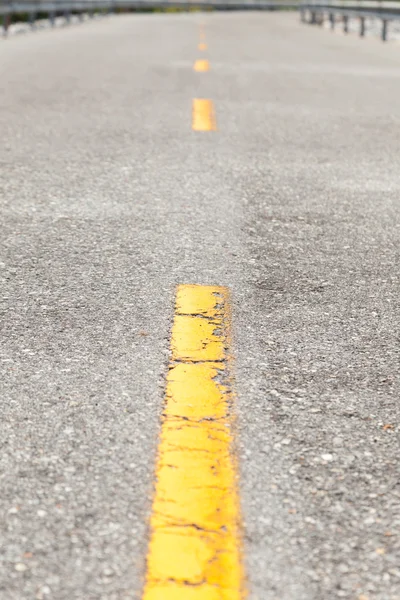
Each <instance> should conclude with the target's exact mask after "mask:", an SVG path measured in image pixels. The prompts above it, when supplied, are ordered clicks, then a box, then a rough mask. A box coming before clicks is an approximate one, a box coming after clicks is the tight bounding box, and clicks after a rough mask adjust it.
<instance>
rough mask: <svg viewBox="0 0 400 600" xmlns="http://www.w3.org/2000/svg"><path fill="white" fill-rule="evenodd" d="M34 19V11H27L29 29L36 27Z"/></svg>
mask: <svg viewBox="0 0 400 600" xmlns="http://www.w3.org/2000/svg"><path fill="white" fill-rule="evenodd" d="M35 21H36V13H34V12H31V13H29V25H30V26H31V29H35V27H36V24H35Z"/></svg>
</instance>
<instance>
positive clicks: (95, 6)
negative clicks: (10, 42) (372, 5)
mask: <svg viewBox="0 0 400 600" xmlns="http://www.w3.org/2000/svg"><path fill="white" fill-rule="evenodd" d="M298 6H299V2H298V1H296V0H53V1H51V0H50V1H49V0H16V1H13V0H0V17H1V18H2V24H3V33H4V35H7V31H8V29H9V26H10V23H11V20H12V17H14V16H17V15H27V16H28V20H29V23H30V25H31V26H32V28H34V26H35V20H36V18H37V16H38V15H41V16H47V17H48V19H49V21H50V23H51V25H52V26H54V24H55V20H56V17H57V16H63V17H64V18H65V21H66V22H67V23H68V22H69V21H70V20H71V15H72V14H77V15H80V16H83V15H84V14H89V15H90V16H93V15H94V14H95V13H96V12H100V13H111V12H116V11H129V10H152V9H160V8H177V9H183V10H185V9H186V10H190V9H194V8H196V9H210V8H212V9H217V10H282V9H297V8H298Z"/></svg>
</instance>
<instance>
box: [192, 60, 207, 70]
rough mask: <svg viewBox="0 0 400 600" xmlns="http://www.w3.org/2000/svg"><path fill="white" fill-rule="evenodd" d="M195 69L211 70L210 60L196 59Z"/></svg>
mask: <svg viewBox="0 0 400 600" xmlns="http://www.w3.org/2000/svg"><path fill="white" fill-rule="evenodd" d="M193 69H194V70H195V71H199V72H201V71H209V70H210V63H209V62H208V60H196V62H195V63H194V66H193Z"/></svg>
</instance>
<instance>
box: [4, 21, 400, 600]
mask: <svg viewBox="0 0 400 600" xmlns="http://www.w3.org/2000/svg"><path fill="white" fill-rule="evenodd" d="M202 22H203V23H205V32H206V36H207V42H208V45H209V49H208V52H207V53H205V56H204V57H205V58H209V60H210V62H211V71H210V72H209V73H195V72H193V70H192V65H193V62H194V60H195V59H196V58H200V55H199V52H198V51H197V42H198V34H199V24H200V23H202ZM0 46H1V47H0V55H1V60H0V80H1V81H2V82H3V91H2V94H1V97H0V131H1V148H0V199H1V209H0V219H1V236H0V237H1V240H0V242H1V264H0V267H1V269H0V277H1V308H2V334H1V355H0V358H1V369H2V371H1V379H0V383H1V397H2V411H1V424H0V441H1V453H0V486H1V494H0V514H1V520H0V528H1V534H0V539H1V562H0V598H1V600H25V599H26V600H48V599H54V600H97V599H99V600H103V599H104V600H106V599H107V600H119V599H131V598H134V599H140V593H141V587H142V584H143V578H144V566H145V553H146V545H147V523H148V518H149V513H150V509H151V494H152V486H153V465H154V458H155V452H156V447H157V435H158V422H159V414H160V408H161V404H162V399H163V386H164V377H165V372H166V368H167V364H168V339H169V331H170V326H171V321H172V318H173V304H174V290H175V285H176V284H178V283H202V284H217V285H228V286H229V287H230V288H231V291H232V296H233V303H234V306H233V318H234V348H233V351H234V354H235V358H236V387H237V395H238V397H237V413H238V452H239V455H240V464H241V482H240V491H241V498H242V508H243V520H244V546H245V548H244V549H245V561H246V569H247V575H248V588H249V599H250V600H333V599H336V598H344V599H346V600H347V599H348V600H398V599H399V598H400V473H399V427H400V408H399V395H400V394H399V392H400V390H399V387H400V386H399V371H400V369H399V360H400V351H399V344H400V332H399V321H400V317H399V301H398V296H399V264H400V261H399V259H400V256H399V254H400V251H399V248H400V203H399V197H400V171H399V159H398V143H399V131H398V129H399V123H400V104H399V102H398V98H399V94H400V51H399V48H398V46H396V45H394V44H392V45H391V44H387V45H384V44H381V43H380V42H378V41H375V40H363V41H360V40H359V39H357V38H356V37H347V38H346V37H344V36H336V35H331V34H330V33H329V32H327V31H325V30H323V29H319V28H314V27H309V26H306V25H302V24H300V22H299V19H298V15H294V14H290V13H280V14H278V13H276V14H274V13H259V14H257V13H234V14H222V13H216V14H197V13H193V14H175V15H159V14H158V15H157V14H153V15H127V16H126V15H124V16H118V17H111V18H107V19H104V20H101V21H97V22H95V23H93V22H92V23H84V24H82V25H79V26H73V27H71V28H65V29H62V30H58V31H42V32H40V33H37V34H29V35H26V36H23V37H22V36H16V37H13V38H10V39H8V40H7V41H6V42H3V43H1V44H0ZM194 97H200V98H202V97H203V98H211V99H213V100H214V102H215V108H216V116H217V124H218V131H217V132H215V133H204V134H202V133H195V132H192V131H191V103H192V98H194Z"/></svg>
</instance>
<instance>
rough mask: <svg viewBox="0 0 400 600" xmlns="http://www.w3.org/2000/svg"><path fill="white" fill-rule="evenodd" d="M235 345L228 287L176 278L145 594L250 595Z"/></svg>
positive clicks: (230, 598) (200, 598)
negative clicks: (237, 445)
mask: <svg viewBox="0 0 400 600" xmlns="http://www.w3.org/2000/svg"><path fill="white" fill-rule="evenodd" d="M229 345H230V303H229V292H228V290H227V289H226V288H223V287H214V286H197V285H181V286H179V287H178V289H177V298H176V311H175V318H174V323H173V326H172V333H171V361H170V365H169V371H168V375H167V386H166V394H165V406H164V410H163V414H162V424H161V434H160V443H159V449H158V459H157V467H156V488H155V498H154V502H153V510H152V516H151V533H150V543H149V551H148V556H147V573H146V584H145V590H144V594H143V600H243V598H244V596H245V593H244V583H243V581H244V580H243V570H242V562H241V543H240V510H239V500H238V493H237V468H236V467H237V465H236V460H235V457H234V455H233V453H232V443H233V432H232V425H233V416H232V390H231V385H230V373H229V363H230V356H229Z"/></svg>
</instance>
